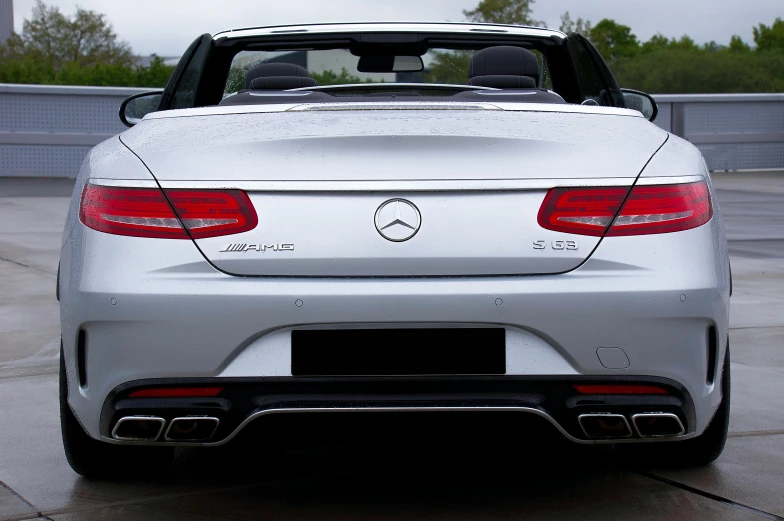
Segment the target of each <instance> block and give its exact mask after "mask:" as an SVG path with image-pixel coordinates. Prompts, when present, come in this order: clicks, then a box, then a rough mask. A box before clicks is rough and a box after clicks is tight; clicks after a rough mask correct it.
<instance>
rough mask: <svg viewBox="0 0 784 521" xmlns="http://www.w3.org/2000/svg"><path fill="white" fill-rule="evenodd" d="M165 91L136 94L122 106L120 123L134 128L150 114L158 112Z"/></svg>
mask: <svg viewBox="0 0 784 521" xmlns="http://www.w3.org/2000/svg"><path fill="white" fill-rule="evenodd" d="M162 96H163V91H155V92H143V93H142V94H134V95H133V96H131V97H130V98H128V99H126V100H125V101H123V102H122V105H120V121H122V122H123V123H124V124H125V125H127V126H129V127H132V126H134V125H135V124H137V123H138V122H140V121H141V120H142V118H143V117H144V116H146V115H147V114H149V113H150V112H155V111H156V110H158V105H160V104H161V97H162Z"/></svg>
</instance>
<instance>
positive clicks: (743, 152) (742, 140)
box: [0, 84, 784, 177]
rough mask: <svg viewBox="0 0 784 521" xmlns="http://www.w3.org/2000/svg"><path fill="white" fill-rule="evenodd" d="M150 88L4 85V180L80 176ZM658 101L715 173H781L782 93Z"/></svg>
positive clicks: (667, 125)
mask: <svg viewBox="0 0 784 521" xmlns="http://www.w3.org/2000/svg"><path fill="white" fill-rule="evenodd" d="M148 90H150V89H134V88H123V87H70V86H55V85H5V84H0V176H36V177H73V176H75V175H76V174H77V173H78V171H79V167H80V166H81V164H82V161H83V160H84V158H85V156H86V155H87V153H88V152H89V150H90V148H91V147H93V146H94V145H96V144H98V143H100V142H101V141H103V140H105V139H108V138H109V137H111V136H114V135H116V134H118V133H120V132H122V131H123V130H125V129H126V127H125V126H124V125H123V124H122V123H120V119H119V118H118V115H117V112H118V109H119V107H120V103H122V101H123V100H124V99H125V98H126V97H128V96H130V95H132V94H137V93H140V92H146V91H148ZM655 98H656V101H657V102H658V104H659V116H658V117H657V118H656V121H655V123H656V124H657V125H659V126H660V127H661V128H663V129H665V130H667V131H670V132H672V133H673V134H676V135H678V136H681V137H684V138H686V139H687V140H689V141H691V142H692V143H694V144H695V145H696V146H697V147H699V148H700V150H701V151H702V153H703V155H704V156H705V160H706V161H707V163H708V166H709V167H710V168H711V170H746V169H748V170H761V169H781V170H784V94H694V95H670V94H668V95H658V96H655Z"/></svg>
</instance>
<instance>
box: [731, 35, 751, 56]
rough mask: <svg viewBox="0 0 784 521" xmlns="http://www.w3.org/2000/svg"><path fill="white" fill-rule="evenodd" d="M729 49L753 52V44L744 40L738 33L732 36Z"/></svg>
mask: <svg viewBox="0 0 784 521" xmlns="http://www.w3.org/2000/svg"><path fill="white" fill-rule="evenodd" d="M729 50H730V51H732V52H751V46H749V44H747V43H746V42H744V41H743V39H742V38H741V37H740V36H738V35H733V36H732V38H730V46H729Z"/></svg>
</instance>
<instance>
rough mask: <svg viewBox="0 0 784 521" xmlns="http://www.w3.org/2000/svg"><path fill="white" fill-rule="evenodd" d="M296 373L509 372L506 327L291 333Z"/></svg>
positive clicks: (306, 331)
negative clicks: (507, 370)
mask: <svg viewBox="0 0 784 521" xmlns="http://www.w3.org/2000/svg"><path fill="white" fill-rule="evenodd" d="M291 374H292V375H294V376H395V375H398V376H405V375H457V374H462V375H501V374H506V335H505V331H504V329H503V328H500V327H498V328H450V329H447V328H439V329H430V328H428V329H329V330H314V329H308V330H294V331H292V332H291Z"/></svg>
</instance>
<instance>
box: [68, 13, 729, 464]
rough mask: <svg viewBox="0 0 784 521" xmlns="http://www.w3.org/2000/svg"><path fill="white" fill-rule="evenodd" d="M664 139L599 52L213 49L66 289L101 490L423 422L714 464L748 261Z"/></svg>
mask: <svg viewBox="0 0 784 521" xmlns="http://www.w3.org/2000/svg"><path fill="white" fill-rule="evenodd" d="M656 112H657V109H656V103H655V101H654V100H653V99H652V98H651V97H650V96H648V95H647V94H644V93H641V92H637V91H630V90H624V89H621V88H619V86H618V84H617V82H616V80H615V79H614V78H613V75H612V73H611V71H610V69H609V68H608V66H607V65H606V64H605V62H604V61H603V59H602V57H601V56H600V55H599V53H598V52H597V51H596V49H595V48H594V47H593V46H592V45H591V43H590V42H589V41H587V40H586V39H585V38H584V37H582V36H580V35H579V34H571V35H566V34H563V33H561V32H558V31H553V30H547V29H542V28H533V27H517V26H506V25H485V24H451V23H439V24H429V23H368V24H331V25H301V26H285V27H261V28H247V29H237V30H231V31H226V32H222V33H218V34H216V35H214V36H211V35H203V36H201V37H199V38H198V39H196V41H194V42H193V44H192V45H191V46H190V47H189V48H188V50H187V51H186V52H185V54H184V56H183V57H182V59H181V60H180V62H179V64H178V65H177V67H176V69H175V71H174V73H173V75H172V77H171V79H170V80H169V83H168V85H167V86H166V88H165V89H164V90H163V91H155V92H149V93H144V94H141V95H137V96H133V97H131V98H129V99H128V100H126V101H125V102H124V103H123V105H122V107H121V109H120V118H121V119H122V120H123V122H125V123H126V124H127V125H128V126H132V127H133V128H131V129H129V130H127V131H125V132H124V133H122V134H120V135H119V136H116V137H113V138H111V139H109V140H107V141H105V142H103V143H101V144H100V145H98V146H96V147H95V148H94V149H93V150H92V151H91V152H90V154H89V155H88V157H87V158H86V160H85V161H84V165H83V167H82V169H81V171H80V173H79V176H78V180H77V182H76V188H75V191H74V195H73V200H72V203H71V207H70V212H69V215H68V219H67V223H66V226H65V231H64V234H63V242H62V253H61V258H60V269H59V276H58V281H57V290H58V297H59V300H60V309H61V322H62V356H61V360H62V362H61V378H60V406H61V417H62V432H63V442H64V446H65V452H66V455H67V457H68V460H69V462H70V464H71V466H72V467H73V468H74V470H75V471H76V472H79V473H81V474H84V475H87V476H109V475H112V476H126V475H130V474H133V473H134V472H138V471H143V472H146V473H148V474H149V472H150V470H151V469H152V468H161V467H165V466H166V465H168V464H169V463H170V460H171V458H172V452H173V449H174V447H176V446H189V445H191V446H202V447H211V446H218V445H222V444H225V443H229V442H231V440H232V439H233V438H234V437H235V436H236V435H237V434H239V433H240V432H241V431H243V429H245V428H246V427H247V426H248V425H250V424H251V423H253V424H257V423H263V422H265V421H267V420H268V417H269V416H271V415H278V414H308V413H329V412H339V413H344V414H350V413H379V414H380V413H388V414H395V413H398V412H400V411H418V412H420V413H422V414H426V415H436V414H440V413H442V412H443V411H453V412H454V411H462V412H465V413H466V414H473V415H481V414H483V413H487V412H490V411H492V412H496V413H505V414H518V415H520V414H524V415H529V416H530V417H538V419H539V420H540V422H541V423H542V424H547V423H549V424H550V425H551V426H552V427H553V428H554V430H555V431H557V432H559V433H560V435H561V436H563V437H565V438H566V439H568V440H571V441H572V442H575V443H583V444H598V443H602V444H606V443H609V444H615V446H616V449H617V450H618V451H619V452H622V453H623V454H624V455H625V456H624V457H629V458H645V457H655V458H657V460H658V461H659V462H668V463H670V464H675V465H678V464H683V465H687V464H688V465H693V464H706V463H708V462H711V461H713V460H714V459H715V458H716V457H718V456H719V454H720V453H721V451H722V449H723V446H724V442H725V440H726V436H727V426H728V418H729V390H730V373H729V345H728V336H727V333H728V331H727V330H728V314H729V297H730V292H731V281H730V271H729V258H728V254H727V245H726V240H725V237H724V232H723V228H722V224H721V219H720V217H719V212H718V207H717V205H716V200H715V194H714V191H713V188H712V184H711V179H710V176H709V172H708V170H707V168H706V165H705V162H704V161H703V159H702V156H701V155H700V152H699V151H698V150H697V149H696V148H695V147H694V146H692V145H691V144H689V143H688V142H686V141H684V140H682V139H680V138H678V137H676V136H674V135H672V134H669V133H668V132H666V131H664V130H662V129H661V128H659V127H658V126H656V125H655V124H653V123H651V121H649V120H653V119H654V118H656ZM365 417H367V416H365Z"/></svg>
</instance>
